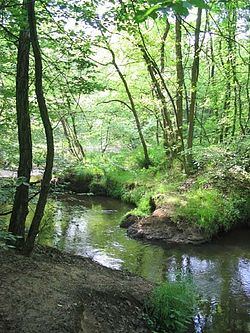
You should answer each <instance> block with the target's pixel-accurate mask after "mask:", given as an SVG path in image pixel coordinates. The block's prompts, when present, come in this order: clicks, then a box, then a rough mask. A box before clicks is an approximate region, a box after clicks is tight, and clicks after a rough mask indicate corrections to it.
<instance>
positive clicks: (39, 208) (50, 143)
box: [24, 0, 54, 254]
mask: <svg viewBox="0 0 250 333" xmlns="http://www.w3.org/2000/svg"><path fill="white" fill-rule="evenodd" d="M27 8H28V18H29V27H30V38H31V43H32V49H33V53H34V58H35V90H36V97H37V102H38V106H39V110H40V115H41V119H42V122H43V126H44V130H45V135H46V142H47V155H46V166H45V171H44V174H43V179H42V183H41V192H40V195H39V199H38V202H37V205H36V210H35V215H34V217H33V220H32V223H31V226H30V229H29V233H28V236H27V239H26V243H25V248H24V253H25V254H30V253H31V251H32V250H33V247H34V243H35V238H36V235H37V234H38V232H39V226H40V223H41V220H42V217H43V214H44V208H45V205H46V202H47V197H48V193H49V186H50V180H51V177H52V169H53V160H54V140H53V130H52V127H51V123H50V119H49V115H48V110H47V105H46V101H45V98H44V93H43V82H42V81H43V69H42V58H41V52H40V46H39V41H38V36H37V29H36V16H35V1H34V0H32V1H29V3H28V5H27Z"/></svg>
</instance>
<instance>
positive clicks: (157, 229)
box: [121, 207, 208, 245]
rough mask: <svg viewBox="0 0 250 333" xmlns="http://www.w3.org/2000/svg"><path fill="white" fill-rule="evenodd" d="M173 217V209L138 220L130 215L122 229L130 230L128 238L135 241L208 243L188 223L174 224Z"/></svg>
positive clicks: (168, 208) (157, 212) (156, 212)
mask: <svg viewBox="0 0 250 333" xmlns="http://www.w3.org/2000/svg"><path fill="white" fill-rule="evenodd" d="M172 215H173V208H172V207H164V208H158V209H156V210H155V211H154V212H153V213H152V215H151V216H149V217H143V218H138V217H137V216H134V215H128V217H127V219H124V220H123V221H122V224H121V227H125V228H128V229H127V233H128V236H129V237H131V238H134V239H145V240H148V241H162V242H165V243H168V244H193V245H199V244H203V243H205V242H207V241H208V239H207V237H205V235H203V234H202V233H201V232H200V231H199V230H196V229H194V228H193V227H190V226H188V225H187V223H185V222H182V223H178V224H177V223H174V222H173V221H172Z"/></svg>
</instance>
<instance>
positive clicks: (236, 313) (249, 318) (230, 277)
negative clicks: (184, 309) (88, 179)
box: [39, 195, 250, 333]
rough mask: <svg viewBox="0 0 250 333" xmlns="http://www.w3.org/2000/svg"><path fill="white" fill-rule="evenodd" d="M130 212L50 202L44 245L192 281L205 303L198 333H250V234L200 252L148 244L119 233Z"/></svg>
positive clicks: (79, 200) (72, 200)
mask: <svg viewBox="0 0 250 333" xmlns="http://www.w3.org/2000/svg"><path fill="white" fill-rule="evenodd" d="M129 209H131V207H130V206H129V205H126V204H124V203H122V202H120V201H118V200H113V199H110V198H102V197H93V196H81V195H70V196H69V195H60V196H58V197H55V198H53V199H50V200H49V202H48V205H47V210H46V214H45V217H44V223H43V227H42V231H41V233H40V234H39V242H40V243H42V244H44V245H49V246H54V247H56V248H58V249H60V250H64V251H66V252H70V253H73V254H77V255H82V256H88V257H91V258H92V259H93V260H95V261H97V262H99V263H100V264H102V265H105V266H108V267H111V268H113V269H123V270H128V271H130V272H133V273H135V274H138V275H140V276H143V277H144V278H146V279H148V280H150V281H153V282H160V281H164V280H175V279H178V277H179V276H180V275H182V276H185V275H187V276H191V278H192V280H193V282H194V285H195V287H196V288H197V291H198V293H199V295H200V298H201V300H202V302H201V305H200V310H199V313H197V315H196V317H195V326H196V327H195V332H196V333H201V332H204V333H226V332H227V333H249V332H250V230H236V231H233V232H231V233H229V234H228V235H226V236H224V237H223V238H222V239H218V240H216V241H214V242H212V243H210V244H205V245H202V246H195V247H194V246H181V247H180V246H178V247H177V246H166V245H163V244H151V243H145V242H142V241H136V240H133V239H129V238H128V237H127V235H126V230H124V229H121V228H120V227H119V222H120V220H121V217H122V216H123V215H124V214H125V213H126V212H127V211H128V210H129Z"/></svg>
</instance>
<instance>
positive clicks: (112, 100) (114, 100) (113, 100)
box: [97, 99, 132, 111]
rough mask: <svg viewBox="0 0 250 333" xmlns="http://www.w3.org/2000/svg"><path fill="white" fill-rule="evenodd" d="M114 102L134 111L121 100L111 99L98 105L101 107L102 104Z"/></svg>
mask: <svg viewBox="0 0 250 333" xmlns="http://www.w3.org/2000/svg"><path fill="white" fill-rule="evenodd" d="M112 102H119V103H121V104H124V105H126V107H127V108H129V110H131V111H132V108H131V107H130V106H129V105H128V104H127V103H126V102H124V101H121V100H120V99H111V100H109V101H104V102H100V103H97V105H100V104H107V103H112Z"/></svg>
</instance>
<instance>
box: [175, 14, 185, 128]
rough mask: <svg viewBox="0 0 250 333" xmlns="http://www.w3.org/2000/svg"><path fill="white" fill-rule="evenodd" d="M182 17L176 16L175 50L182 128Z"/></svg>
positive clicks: (177, 92) (177, 105)
mask: <svg viewBox="0 0 250 333" xmlns="http://www.w3.org/2000/svg"><path fill="white" fill-rule="evenodd" d="M181 37H182V36H181V19H180V16H179V15H176V18H175V52H176V75H177V91H176V109H177V118H178V122H179V127H180V129H181V130H182V121H183V90H184V70H183V64H182V47H181V40H182V38H181Z"/></svg>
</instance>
